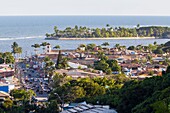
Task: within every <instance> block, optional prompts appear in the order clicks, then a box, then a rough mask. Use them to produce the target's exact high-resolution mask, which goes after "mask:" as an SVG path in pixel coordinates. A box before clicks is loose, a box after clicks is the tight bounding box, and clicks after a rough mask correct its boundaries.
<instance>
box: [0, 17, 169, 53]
mask: <svg viewBox="0 0 170 113" xmlns="http://www.w3.org/2000/svg"><path fill="white" fill-rule="evenodd" d="M106 24H110V26H112V27H117V26H123V27H135V26H136V25H137V24H140V25H141V26H151V25H160V26H170V16H0V45H1V47H0V52H4V51H11V48H10V47H11V44H12V42H14V41H16V42H17V43H18V44H19V45H20V46H21V47H22V48H23V53H25V51H27V53H28V54H30V53H33V48H31V45H32V44H34V43H41V42H44V41H46V40H44V38H45V36H44V35H45V34H46V33H52V32H53V28H54V26H58V28H59V29H64V28H66V27H68V26H69V27H74V26H75V25H78V26H87V27H92V28H96V27H106ZM105 41H108V42H109V43H110V46H111V47H113V46H114V45H115V44H116V43H120V44H122V45H126V46H129V45H138V44H143V45H147V44H149V43H153V42H154V41H157V42H158V43H165V42H167V41H168V40H86V41H84V40H76V41H71V40H67V41H61V40H54V41H47V42H50V43H51V44H52V46H54V45H57V44H59V45H60V46H61V47H62V49H75V48H76V47H77V46H78V45H79V44H81V43H85V44H88V43H96V44H101V43H103V42H105Z"/></svg>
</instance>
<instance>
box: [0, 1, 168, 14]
mask: <svg viewBox="0 0 170 113" xmlns="http://www.w3.org/2000/svg"><path fill="white" fill-rule="evenodd" d="M0 2H1V3H0V15H149V16H152V15H155V16H170V6H169V4H170V0H0Z"/></svg>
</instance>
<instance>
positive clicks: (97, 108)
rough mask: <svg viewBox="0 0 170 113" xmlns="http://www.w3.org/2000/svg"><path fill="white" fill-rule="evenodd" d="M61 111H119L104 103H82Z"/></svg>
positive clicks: (69, 112)
mask: <svg viewBox="0 0 170 113" xmlns="http://www.w3.org/2000/svg"><path fill="white" fill-rule="evenodd" d="M61 113H117V112H116V111H115V110H114V109H109V106H107V105H106V106H102V105H90V104H86V103H81V104H78V105H76V106H74V107H73V106H72V107H71V108H70V109H68V110H64V111H62V112H61Z"/></svg>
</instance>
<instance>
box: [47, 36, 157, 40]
mask: <svg viewBox="0 0 170 113" xmlns="http://www.w3.org/2000/svg"><path fill="white" fill-rule="evenodd" d="M45 39H46V40H127V39H129V40H131V39H155V37H111V38H45Z"/></svg>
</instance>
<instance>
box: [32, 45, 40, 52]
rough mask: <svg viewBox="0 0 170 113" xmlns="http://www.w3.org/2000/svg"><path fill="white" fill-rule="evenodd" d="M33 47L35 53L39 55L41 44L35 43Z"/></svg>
mask: <svg viewBox="0 0 170 113" xmlns="http://www.w3.org/2000/svg"><path fill="white" fill-rule="evenodd" d="M31 47H33V48H34V51H35V54H36V55H37V52H38V48H40V45H39V44H34V45H32V46H31Z"/></svg>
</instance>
